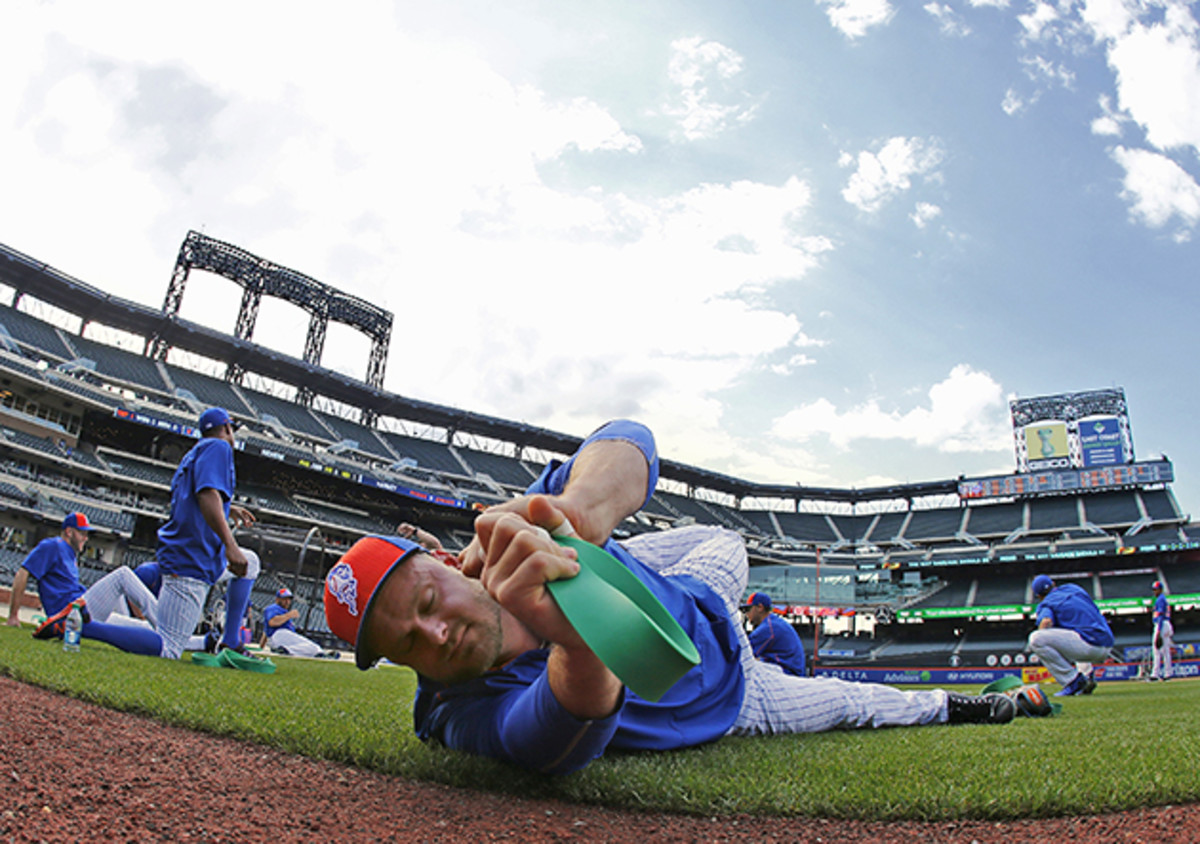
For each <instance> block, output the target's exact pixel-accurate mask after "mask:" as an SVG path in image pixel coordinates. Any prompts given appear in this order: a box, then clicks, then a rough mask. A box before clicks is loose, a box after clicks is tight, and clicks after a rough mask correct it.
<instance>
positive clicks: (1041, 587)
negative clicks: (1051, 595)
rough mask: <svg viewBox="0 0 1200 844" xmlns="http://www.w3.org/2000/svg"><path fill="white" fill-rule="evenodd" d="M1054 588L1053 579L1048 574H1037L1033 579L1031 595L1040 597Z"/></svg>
mask: <svg viewBox="0 0 1200 844" xmlns="http://www.w3.org/2000/svg"><path fill="white" fill-rule="evenodd" d="M1053 588H1054V581H1053V580H1051V579H1050V575H1048V574H1039V575H1038V576H1037V577H1035V578H1034V579H1033V597H1035V598H1041V597H1042V596H1043V595H1045V594H1047V593H1048V592H1049V591H1050V590H1051V589H1053Z"/></svg>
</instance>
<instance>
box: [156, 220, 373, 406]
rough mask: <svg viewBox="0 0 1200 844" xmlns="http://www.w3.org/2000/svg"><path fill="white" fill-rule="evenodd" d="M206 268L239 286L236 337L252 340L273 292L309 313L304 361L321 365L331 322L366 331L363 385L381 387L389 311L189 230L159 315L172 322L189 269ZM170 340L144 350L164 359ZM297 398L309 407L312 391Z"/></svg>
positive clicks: (231, 375) (235, 374)
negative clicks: (367, 356) (260, 311)
mask: <svg viewBox="0 0 1200 844" xmlns="http://www.w3.org/2000/svg"><path fill="white" fill-rule="evenodd" d="M194 269H195V270H204V271H206V272H211V273H215V274H217V275H219V276H222V277H224V278H227V279H229V280H230V281H233V282H236V283H237V284H239V285H241V287H242V303H241V307H240V308H239V309H238V316H237V325H236V327H235V328H234V336H235V337H237V338H239V339H241V340H245V341H247V342H249V341H250V340H252V339H253V335H254V326H255V323H256V322H257V320H258V309H259V305H260V304H261V302H262V297H263V296H274V297H276V298H279V299H283V300H285V301H287V302H290V303H292V304H294V305H297V306H299V307H301V308H303V309H304V310H306V311H308V313H309V315H310V319H309V323H308V336H307V337H306V339H305V342H304V361H305V363H309V364H312V365H313V366H319V365H320V363H321V356H322V354H323V352H324V350H325V333H326V330H327V329H328V327H329V321H330V320H333V321H335V322H340V323H342V324H344V325H348V326H350V327H351V328H354V329H357V330H358V331H360V332H362V333H363V334H366V335H367V336H368V337H370V338H371V353H370V359H369V360H368V362H367V377H366V379H365V381H366V383H367V384H368V385H370V386H371V387H373V388H375V389H376V390H378V389H381V388H382V387H383V376H384V370H385V369H386V367H387V353H388V346H389V344H390V343H391V336H392V314H391V312H390V311H385V310H384V309H383V308H380V307H378V306H377V305H373V304H371V303H370V302H367V301H366V300H364V299H360V298H358V297H356V296H351V295H349V294H347V293H343V292H342V291H340V290H337V289H335V288H333V287H330V286H329V285H327V284H323V283H321V282H319V281H317V280H316V279H313V278H309V277H308V276H306V275H304V274H303V273H300V272H297V271H295V270H291V269H288V268H287V267H281V266H279V265H278V264H274V263H272V262H271V261H268V260H266V259H265V258H260V257H258V256H257V255H253V254H251V253H250V252H247V251H246V250H245V249H242V248H241V247H238V246H234V245H233V244H230V243H224V242H222V241H220V240H216V239H214V238H211V237H208V236H207V235H204V234H201V233H200V232H196V231H189V232H188V233H187V237H186V238H184V241H183V244H182V245H181V246H180V247H179V257H178V258H177V259H176V261H175V271H174V272H173V273H172V275H171V283H170V285H169V286H168V287H167V295H166V297H165V299H164V300H163V307H162V312H163V316H165V317H167V319H168V320H173V319H174V318H176V317H177V316H178V315H179V308H180V305H181V304H182V302H183V291H184V288H185V287H186V286H187V280H188V276H189V275H190V274H191V271H192V270H194ZM169 348H170V344H169V343H168V342H167V341H166V339H165V338H163V337H162V336H161V335H156V336H154V337H151V338H150V340H149V342H148V354H149V355H150V357H152V358H154V359H155V360H158V361H165V360H166V357H167V352H168V351H169ZM244 375H245V370H244V368H243V367H242V366H241V365H239V364H236V363H231V364H229V366H228V368H227V369H226V374H225V377H226V380H228V381H231V382H233V383H236V384H240V383H241V381H242V377H243V376H244ZM298 389H299V393H298V395H297V398H296V400H297V402H298V403H299V404H302V405H304V406H305V407H311V406H312V401H313V391H312V389H311V388H310V387H308V386H306V385H300V386H299V388H298ZM374 415H375V414H374V412H373V411H371V410H368V409H365V408H364V410H363V414H362V422H363V424H367V425H369V424H371V423H372V422H373V421H374Z"/></svg>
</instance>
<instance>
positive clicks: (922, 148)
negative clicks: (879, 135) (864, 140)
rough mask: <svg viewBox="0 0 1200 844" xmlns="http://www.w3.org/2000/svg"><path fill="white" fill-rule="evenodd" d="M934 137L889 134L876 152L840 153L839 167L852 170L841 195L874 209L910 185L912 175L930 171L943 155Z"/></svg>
mask: <svg viewBox="0 0 1200 844" xmlns="http://www.w3.org/2000/svg"><path fill="white" fill-rule="evenodd" d="M943 155H944V153H943V151H942V147H941V144H940V143H939V142H938V141H937V140H935V139H926V140H923V139H921V138H903V137H896V138H891V139H889V140H888V141H887V142H885V143H884V144H883V146H882V147H881V148H880V149H879V151H878V152H871V151H869V150H863V151H862V152H860V153H858V155H857V156H852V155H850V154H849V153H843V154H842V156H841V159H840V162H839V163H840V164H841V165H842V166H843V167H849V166H851V165H855V168H856V169H855V171H854V173H853V174H851V176H850V180H849V182H847V184H846V187H845V188H844V189H843V190H842V198H843V199H845V200H846V201H847V202H849V203H850V204H851V205H853V206H855V207H856V208H859V209H860V210H862V211H866V212H875V211H878V210H879V209H880V208H882V207H883V206H884V205H886V204H887V203H888V202H889V201H890V200H892V199H894V198H895V197H896V196H898V195H899V194H901V193H903V192H904V191H907V190H908V189H909V188H910V187H912V179H913V177H914V176H922V175H925V174H928V173H930V171H932V170H933V169H934V168H936V167H937V165H938V164H940V163H941V161H942V158H943Z"/></svg>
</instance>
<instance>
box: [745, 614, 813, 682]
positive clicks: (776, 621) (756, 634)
mask: <svg viewBox="0 0 1200 844" xmlns="http://www.w3.org/2000/svg"><path fill="white" fill-rule="evenodd" d="M750 649H751V650H752V651H754V656H755V657H756V658H758V659H761V660H762V661H763V662H773V663H775V664H776V665H778V666H779V667H780V668H782V669H783V670H784V671H786V672H787V673H788V674H795V675H796V676H797V677H803V676H804V645H803V643H801V641H800V636H799V634H797V633H796V628H794V627H792V625H790V624H788V623H787V622H786V621H784V620H783V619H782V618H780V617H779V616H778V615H776V614H775V613H773V612H772V613H767V617H766V618H764V619H763V620H762V622H761V623H760V624H759V625H758V627H755V628H754V629H753V630H751V631H750Z"/></svg>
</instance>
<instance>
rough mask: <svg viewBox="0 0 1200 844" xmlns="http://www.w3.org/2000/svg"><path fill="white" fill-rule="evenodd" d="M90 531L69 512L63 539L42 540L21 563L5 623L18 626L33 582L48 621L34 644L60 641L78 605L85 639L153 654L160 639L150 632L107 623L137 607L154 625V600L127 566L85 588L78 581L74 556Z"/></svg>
mask: <svg viewBox="0 0 1200 844" xmlns="http://www.w3.org/2000/svg"><path fill="white" fill-rule="evenodd" d="M92 530H93V527H92V526H91V525H90V524H89V523H88V518H87V516H86V515H85V514H83V513H68V514H67V515H66V517H65V518H64V519H63V521H62V534H61V535H59V536H51V537H48V538H46V539H43V540H42V541H41V542H39V543H38V544H37V545H36V546H34V548H33V550H32V551H30V552H29V555H28V556H27V557H26V558H25V560H24V561H23V562H22V563H21V567H20V568H19V569H17V573H16V576H15V577H14V578H13V588H12V598H11V601H10V605H9V610H8V622H7V623H8V624H9V625H10V626H13V627H15V626H17V625H18V624H20V619H19V618H18V616H17V611H18V609H19V608H20V600H21V596H22V595H24V594H25V587H26V585H27V584H28V582H29V578H30V577H33V578H34V579H35V580H36V581H37V591H38V598H39V599H40V600H41V602H42V609H43V611H45V613H46V620H45V621H44V622H42V623H41V624H40V625H38V628H37V629H36V630H34V632H33V635H34V637H35V638H38V639H50V638H57V637H61V636H62V634H63V629H64V627H65V624H66V617H67V614H68V613H70V611H71V608H72V607H73V606H78V607H79V609H80V613H81V615H82V616H83V620H84V624H83V630H82V631H81V632H82V635H83V636H84V638H87V639H96V640H98V641H101V642H107V643H108V644H110V645H112V646H114V647H116V648H120V649H121V650H123V651H129V652H130V653H137V654H143V655H147V656H153V655H157V654H158V651H159V647H160V645H159V639H158V635H157V634H156V633H154V631H153V630H144V629H140V628H130V627H126V626H123V625H120V624H112V623H109V618H110V617H113V616H116V615H119V614H123V613H125V612H126V611H127V610H128V608H129V606H131V605H132V606H135V607H137V608H138V609H139V610H140V611H141V613H142V614H143V616H145V618H146V619H147V621H148V622H149V623H150V624H151V625H153V624H154V623H155V622H156V620H157V615H158V613H157V601H155V599H154V596H153V595H151V594H150V592H149V590H147V589H146V587H144V586H143V585H142V583H141V581H139V580H138V579H137V577H135V576H134V573H133V571H132V569H130V568H129V567H128V566H119V567H117V568H115V569H113V570H112V571H110V572H109V573H108V574H106V575H104V577H102V578H100V579H99V580H97V581H96V582H95V583H93V584H92V586H91V588H89V589H84V587H83V584H82V583H81V582H80V581H79V567H78V557H79V555H80V554H81V553H83V547H84V546H85V545H86V544H87V541H88V534H90V533H91V532H92Z"/></svg>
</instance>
